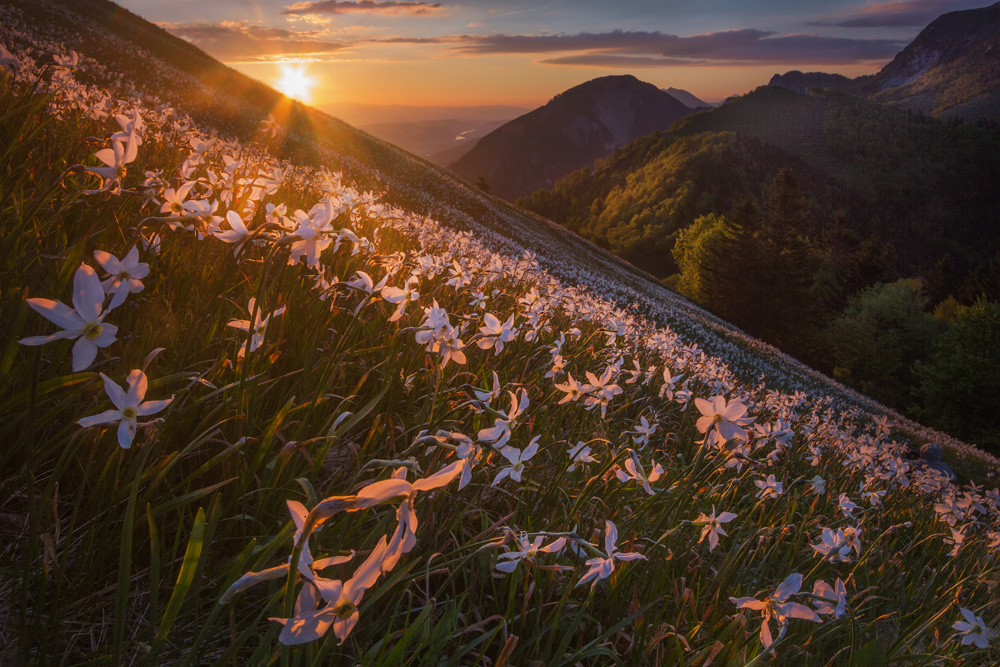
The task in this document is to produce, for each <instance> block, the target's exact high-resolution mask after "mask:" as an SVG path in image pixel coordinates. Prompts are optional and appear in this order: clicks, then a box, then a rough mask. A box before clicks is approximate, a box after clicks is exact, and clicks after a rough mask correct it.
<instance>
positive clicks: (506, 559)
mask: <svg viewBox="0 0 1000 667" xmlns="http://www.w3.org/2000/svg"><path fill="white" fill-rule="evenodd" d="M517 541H518V546H520V548H521V550H520V551H508V552H507V553H505V554H500V556H499V560H500V561H501V562H498V563H497V565H496V567H497V569H498V570H500V571H501V572H506V573H507V574H510V573H511V572H513V571H514V570H516V569H517V566H518V564H519V563H520V562H521V561H522V560H527V561H529V562H530V561H534V560H535V557H536V556H537V555H538V554H554V553H559V552H560V551H562V548H563V547H564V546H566V538H565V537H560V538H558V539H556V540H553V541H552V542H550V543H549V544H546V545H545V546H544V547H543V546H542V541H543V537H542V536H541V535H539V536H537V537H536V538H535V539H534V540H533V541H531V542H529V541H528V536H527V535H526V534H524V533H522V534H521V535H519V536H518V538H517Z"/></svg>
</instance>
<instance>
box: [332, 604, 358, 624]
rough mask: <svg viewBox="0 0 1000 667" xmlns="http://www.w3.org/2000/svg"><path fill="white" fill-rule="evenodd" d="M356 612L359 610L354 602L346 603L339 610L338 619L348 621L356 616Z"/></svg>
mask: <svg viewBox="0 0 1000 667" xmlns="http://www.w3.org/2000/svg"><path fill="white" fill-rule="evenodd" d="M355 610H357V606H355V604H354V603H353V602H345V603H344V604H342V605H340V608H339V609H337V617H338V618H339V619H340V620H342V621H346V620H347V619H349V618H350V617H351V616H352V615H353V614H354V612H355Z"/></svg>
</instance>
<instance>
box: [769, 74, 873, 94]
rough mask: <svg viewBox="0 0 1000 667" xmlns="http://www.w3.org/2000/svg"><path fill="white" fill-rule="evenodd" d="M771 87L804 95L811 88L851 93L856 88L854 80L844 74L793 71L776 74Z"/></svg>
mask: <svg viewBox="0 0 1000 667" xmlns="http://www.w3.org/2000/svg"><path fill="white" fill-rule="evenodd" d="M767 85H769V86H774V87H777V88H787V89H788V90H794V91H795V92H796V93H804V92H806V90H808V89H809V88H826V89H827V90H840V91H850V90H851V89H852V88H853V87H855V84H854V80H853V79H849V78H848V77H846V76H844V75H843V74H827V73H825V72H800V71H798V70H792V71H791V72H786V73H784V74H775V75H774V76H772V77H771V80H770V81H769V82H768V84H767Z"/></svg>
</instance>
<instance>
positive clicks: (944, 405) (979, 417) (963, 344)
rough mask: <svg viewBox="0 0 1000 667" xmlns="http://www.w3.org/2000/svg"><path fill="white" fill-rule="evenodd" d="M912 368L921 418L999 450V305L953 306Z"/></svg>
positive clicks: (985, 303) (982, 300)
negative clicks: (930, 348)
mask: <svg viewBox="0 0 1000 667" xmlns="http://www.w3.org/2000/svg"><path fill="white" fill-rule="evenodd" d="M914 373H915V375H916V377H917V380H918V384H917V387H916V388H915V394H916V395H917V398H918V400H919V404H920V408H919V411H918V414H919V416H920V417H921V418H922V419H925V420H926V421H927V422H929V423H931V424H933V425H934V426H936V427H938V428H942V429H945V430H947V431H948V432H949V433H954V434H955V435H956V436H958V437H961V438H964V439H967V440H968V441H970V442H976V443H980V444H983V445H986V446H988V447H989V448H991V449H993V450H994V451H1000V411H998V410H997V401H998V397H1000V304H996V303H991V302H988V301H986V299H979V300H978V301H976V303H974V304H973V305H971V306H958V307H957V308H956V309H955V312H954V319H953V320H952V321H951V323H950V324H949V325H948V328H947V329H946V330H945V331H944V332H943V333H942V334H941V336H940V337H939V338H938V339H937V341H936V342H935V344H934V348H933V352H932V354H931V356H930V359H929V360H928V361H926V362H920V361H918V362H917V363H916V367H915V369H914Z"/></svg>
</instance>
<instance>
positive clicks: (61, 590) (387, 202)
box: [0, 10, 1000, 665]
mask: <svg viewBox="0 0 1000 667" xmlns="http://www.w3.org/2000/svg"><path fill="white" fill-rule="evenodd" d="M17 17H18V14H16V12H15V11H14V10H9V11H8V13H6V14H4V19H5V25H6V26H7V30H8V32H6V33H2V31H0V34H3V35H4V39H6V40H9V41H8V45H10V48H11V51H12V53H11V54H10V56H11V58H13V60H14V62H12V63H6V64H5V69H4V71H3V73H2V74H0V77H2V79H0V100H2V102H0V139H2V140H0V151H2V152H0V215H2V225H0V247H2V248H3V250H4V252H3V254H2V258H0V313H2V317H3V322H4V324H5V326H4V338H3V340H2V341H0V343H2V347H0V349H2V356H0V405H2V406H3V420H2V424H0V437H2V439H3V441H4V446H3V448H2V449H0V460H2V466H0V471H2V473H3V474H2V476H0V485H2V492H0V500H2V502H3V509H2V520H3V524H2V525H3V533H4V536H5V539H4V542H3V544H2V546H0V554H2V557H0V565H2V570H0V571H2V573H3V575H2V578H0V636H2V638H3V646H2V648H0V660H2V661H3V662H4V663H5V664H6V663H8V662H9V663H10V664H37V665H49V664H64V663H65V664H109V665H119V664H151V665H161V664H177V665H194V664H220V665H222V664H227V665H248V664H265V663H266V664H272V663H273V664H282V665H304V664H345V665H354V664H362V665H397V664H461V665H466V664H468V665H533V664H534V665H557V664H566V665H577V664H580V665H589V664H628V665H646V664H668V665H672V664H678V665H746V664H771V663H775V664H807V665H826V664H830V665H883V664H906V665H958V664H968V665H990V664H996V663H997V662H998V661H1000V651H998V649H997V648H996V642H995V639H994V632H993V628H995V627H996V626H997V624H998V622H1000V602H998V596H997V584H998V581H1000V580H998V577H1000V568H998V566H997V557H998V554H1000V507H998V503H1000V492H998V491H997V489H995V488H992V490H991V488H990V487H989V486H984V485H981V484H980V483H976V482H975V481H970V479H976V480H980V482H985V481H989V480H991V479H995V478H994V477H992V475H993V474H994V471H995V469H996V468H995V466H996V464H997V462H996V461H995V460H993V459H991V458H990V457H987V456H985V455H981V454H979V453H977V452H976V450H974V449H972V448H969V447H968V446H966V445H962V444H961V443H954V442H948V441H947V440H942V439H941V438H942V437H943V436H939V435H938V434H933V433H932V432H929V431H926V430H921V429H919V427H917V426H916V425H913V424H911V423H906V422H903V421H902V420H901V419H899V418H898V417H897V416H894V415H883V414H882V413H881V411H879V410H878V406H877V405H875V404H873V403H871V402H870V401H866V400H865V399H864V398H863V397H860V396H857V395H852V394H849V393H847V392H845V391H843V390H842V389H839V388H837V387H835V386H834V385H832V384H829V383H826V382H825V381H822V380H821V379H818V378H814V377H812V376H810V375H809V373H808V371H806V370H803V369H799V370H795V371H794V372H793V371H788V370H787V369H789V368H791V369H795V368H796V367H795V366H794V365H793V364H792V363H791V362H790V361H786V360H783V359H781V358H780V356H779V355H777V354H776V353H775V352H774V351H773V350H772V349H770V348H767V347H766V346H761V345H759V344H757V343H755V342H754V341H751V340H749V339H746V338H745V337H740V336H739V335H738V332H737V333H733V332H731V331H729V332H728V333H725V334H723V333H720V332H721V331H722V325H721V323H718V322H713V321H712V320H711V319H710V318H709V317H708V316H703V315H697V316H695V315H693V314H692V313H696V312H700V311H697V310H696V309H695V308H694V307H693V306H692V307H687V306H678V307H677V308H676V309H673V310H671V311H670V314H669V315H663V316H661V315H662V312H661V311H657V310H655V309H654V308H653V306H651V305H649V304H650V302H651V301H652V298H651V297H648V296H640V294H649V293H651V292H643V293H640V292H635V291H633V292H629V291H628V290H633V289H642V290H646V289H652V288H646V287H641V288H635V287H633V286H635V285H641V282H642V281H643V280H645V278H643V277H642V276H641V275H639V274H636V273H634V272H628V271H626V270H624V269H622V270H621V271H620V273H617V274H615V273H609V272H608V270H607V269H601V271H604V273H598V270H597V269H595V268H594V265H592V264H591V263H590V262H591V258H592V257H593V256H596V253H597V251H596V250H593V249H587V250H581V252H580V255H579V256H566V257H562V258H560V260H559V262H549V261H544V260H545V257H544V254H545V250H546V249H547V248H546V247H545V246H542V247H540V248H539V250H538V254H537V255H536V253H534V252H532V251H531V250H530V249H529V250H527V251H521V250H520V249H518V250H517V251H513V248H514V247H515V246H516V244H517V243H521V244H526V243H530V241H531V237H530V236H528V235H517V234H515V232H516V231H517V230H506V233H508V234H509V235H508V236H507V237H504V233H505V231H504V230H503V229H501V228H499V227H498V226H496V225H495V224H494V225H493V226H492V227H490V226H487V223H485V222H482V223H480V225H481V226H478V227H477V226H476V225H475V224H471V223H469V221H468V220H467V219H466V218H465V217H463V216H467V215H468V210H469V209H465V210H466V213H464V214H463V213H461V212H460V211H458V209H459V208H460V206H459V205H458V204H456V203H448V202H441V201H436V202H434V207H435V208H436V209H437V211H438V212H439V213H440V214H441V217H442V219H441V220H440V221H438V220H435V219H432V218H430V217H427V216H426V215H425V214H426V212H427V211H426V209H424V210H421V211H420V213H416V212H414V211H413V210H407V209H404V208H401V207H400V206H398V205H396V201H398V200H393V199H392V193H391V192H390V193H388V194H387V193H382V192H378V193H377V192H375V191H373V190H369V189H365V188H364V187H361V188H358V187H355V185H354V183H355V180H354V177H353V176H352V173H351V171H350V169H349V164H348V166H344V167H343V168H342V170H340V171H333V170H331V169H327V168H324V167H323V166H316V165H314V164H307V163H304V162H295V161H292V160H287V159H278V158H276V157H274V155H275V154H276V153H277V152H278V150H277V149H278V148H279V147H280V146H281V145H282V142H283V141H284V140H285V139H286V138H287V137H286V134H287V132H288V130H287V129H286V127H285V126H284V125H283V124H282V123H283V119H282V118H281V115H280V114H277V113H276V114H275V115H272V116H263V117H261V118H259V119H258V120H259V121H260V122H259V124H256V125H255V127H254V128H253V129H252V130H251V131H250V132H249V133H247V134H246V136H243V137H242V138H240V139H237V138H235V137H234V136H232V135H230V134H229V133H227V132H225V131H220V130H218V128H216V127H213V126H211V125H209V124H203V123H199V122H196V121H195V120H193V119H192V118H191V117H190V116H189V115H188V114H187V113H186V111H185V109H184V108H181V107H179V106H175V105H172V104H169V103H168V102H167V101H166V100H163V99H154V98H153V97H152V95H150V94H145V95H140V94H138V93H137V92H136V91H134V90H133V89H132V88H131V87H130V86H129V85H127V82H120V81H119V82H114V81H109V80H108V78H107V77H106V76H105V75H106V74H107V72H106V71H105V70H102V68H101V67H100V66H99V64H98V63H97V62H96V61H94V60H92V59H90V58H88V57H87V56H86V55H85V54H79V53H76V52H75V51H70V50H68V49H66V48H64V47H63V46H62V45H60V44H55V43H52V42H51V41H46V40H44V39H39V38H37V37H34V36H32V35H31V34H30V31H29V30H28V29H27V27H26V25H27V24H25V23H20V24H18V23H17V22H16V19H17ZM12 26H20V29H18V28H16V27H12ZM15 33H16V34H15ZM15 42H16V47H17V48H15ZM5 58H6V56H5ZM335 148H336V147H334V150H335ZM412 168H415V167H412ZM428 169H429V168H428ZM377 171H378V165H374V166H372V165H368V167H367V170H366V171H365V173H364V174H363V177H360V176H359V178H358V182H364V183H366V184H372V185H373V186H377V185H378V182H377ZM373 173H375V174H376V176H373V175H372V174H373ZM373 179H374V180H373ZM412 187H413V186H412V185H411V188H412ZM390 190H391V188H390ZM467 196H469V197H472V196H475V197H483V195H478V194H476V195H473V194H468V195H467ZM402 199H405V200H406V201H409V202H412V203H413V204H414V207H415V208H421V207H420V202H421V199H420V197H419V196H417V195H416V194H414V193H413V192H412V191H407V192H404V194H403V195H402ZM473 210H474V209H473ZM521 220H529V221H530V220H532V219H531V218H521ZM538 225H539V227H538V229H537V230H536V231H535V232H534V233H535V234H536V235H537V236H538V237H545V236H546V235H549V234H551V233H553V232H551V230H549V228H548V227H544V226H542V223H541V222H538ZM512 238H513V239H517V241H512V240H511V239H512ZM526 239H527V240H526ZM572 243H575V244H578V246H579V247H581V248H584V247H585V246H584V244H583V243H582V242H576V241H574V242H572ZM561 247H562V248H563V249H566V248H570V247H577V246H575V245H570V244H569V243H567V244H565V245H563V246H561ZM548 250H549V252H550V253H551V248H548ZM602 261H609V260H602ZM607 266H616V265H614V264H610V263H609V264H607ZM595 276H597V277H595ZM605 283H607V289H602V288H601V285H602V284H605ZM656 289H660V290H661V291H663V290H662V288H659V287H657V288H656ZM663 293H665V291H663ZM629 294H631V295H633V297H634V298H629V296H628V295H629ZM676 301H678V302H679V301H680V300H679V299H677V300H676ZM699 318H702V319H699ZM709 346H710V347H711V349H712V352H708V351H706V350H707V348H708V347H709ZM725 352H730V353H731V354H729V355H727V354H724V353H725ZM904 432H905V433H909V434H911V435H912V434H917V435H918V436H919V438H920V440H926V439H929V438H933V439H935V440H936V441H939V442H943V443H944V444H946V445H947V446H948V447H947V448H948V452H949V454H950V455H952V456H956V457H957V456H958V455H959V454H961V453H964V455H965V456H966V457H967V458H968V459H970V460H972V461H974V464H975V468H976V471H977V476H976V477H975V478H970V477H968V476H965V477H964V478H963V479H962V480H961V481H960V483H959V484H958V485H956V484H953V483H951V482H949V481H948V479H947V478H946V477H945V476H943V475H940V474H938V473H936V472H935V471H933V470H931V469H928V468H926V467H921V466H920V465H917V464H915V463H914V462H912V461H911V460H909V459H908V458H907V457H906V452H907V449H908V446H909V445H910V444H916V442H918V441H913V442H912V443H911V442H908V441H906V440H905V438H904V437H903V433H904ZM956 467H958V466H956Z"/></svg>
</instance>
